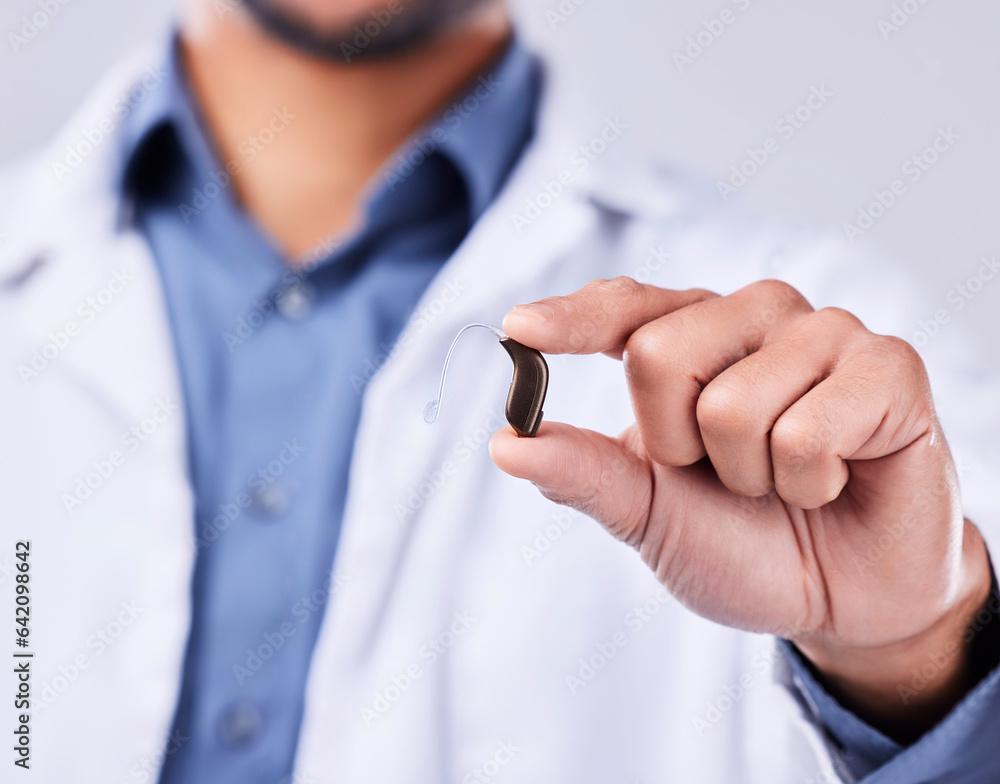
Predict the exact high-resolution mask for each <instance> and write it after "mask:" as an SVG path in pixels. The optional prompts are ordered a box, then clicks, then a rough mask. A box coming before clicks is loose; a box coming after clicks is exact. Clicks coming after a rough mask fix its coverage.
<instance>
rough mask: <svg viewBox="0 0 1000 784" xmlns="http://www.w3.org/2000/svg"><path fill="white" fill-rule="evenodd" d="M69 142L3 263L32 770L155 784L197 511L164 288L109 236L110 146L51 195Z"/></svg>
mask: <svg viewBox="0 0 1000 784" xmlns="http://www.w3.org/2000/svg"><path fill="white" fill-rule="evenodd" d="M119 86H120V85H119ZM114 92H115V91H112V93H113V94H114ZM117 92H120V90H119V91H117ZM106 104H107V101H105V100H104V99H103V98H102V99H99V100H97V101H96V102H95V103H94V104H92V107H91V109H94V108H95V107H96V109H97V110H101V109H103V108H104V107H105V106H106ZM91 114H94V116H91ZM96 116H98V115H97V114H96V112H92V111H91V110H85V111H84V112H83V113H82V114H81V115H80V116H78V117H77V118H75V121H74V122H72V123H70V126H69V127H71V128H73V129H78V128H80V127H91V126H92V125H93V124H94V122H95V117H96ZM66 143H68V142H67V140H66V139H65V138H64V139H61V140H59V141H57V143H56V144H55V145H54V146H53V147H52V148H51V149H50V150H48V151H47V155H46V158H45V159H44V160H43V162H42V163H40V164H39V165H38V167H37V169H36V170H35V172H34V174H33V176H32V177H31V178H30V179H31V183H32V184H31V186H30V187H29V188H28V190H27V191H26V193H25V196H24V197H23V198H22V208H21V210H20V211H17V212H15V213H14V217H13V220H12V221H11V222H10V224H8V225H9V226H10V227H11V231H10V237H9V240H10V241H9V243H7V244H6V246H5V247H4V248H3V249H2V250H3V253H2V256H3V258H2V260H0V279H2V280H3V281H5V289H6V290H5V291H4V292H3V293H4V295H5V299H6V300H7V301H6V302H5V303H4V304H3V306H2V309H3V310H4V311H5V313H4V315H3V321H4V324H5V326H6V325H9V326H10V327H11V329H10V330H9V332H8V331H7V330H5V334H7V335H8V336H9V338H10V339H11V341H12V342H11V343H9V344H8V345H7V347H6V348H5V355H6V356H7V357H8V358H9V364H11V365H12V368H11V373H10V374H8V375H9V377H8V378H5V379H4V384H3V386H4V387H5V389H4V399H5V400H6V401H7V402H9V403H10V404H11V405H12V406H13V407H14V410H16V411H17V412H18V416H17V417H16V418H13V419H12V420H11V421H9V422H8V423H7V427H6V429H8V432H9V433H10V435H11V438H12V439H13V440H14V442H15V443H17V444H18V448H17V449H15V450H10V451H9V452H8V455H9V454H16V462H15V463H13V464H12V465H10V466H5V469H6V470H5V471H4V474H5V476H6V477H7V478H8V482H9V484H8V485H7V486H6V487H5V493H4V495H5V497H6V499H7V502H8V504H9V506H8V509H7V512H8V513H9V514H10V515H11V520H20V521H22V523H23V525H24V526H27V525H28V523H29V522H32V523H37V524H34V525H32V526H31V527H30V528H26V529H25V530H24V531H23V532H22V530H21V529H20V528H17V530H12V531H11V533H12V535H15V536H20V535H24V536H25V537H26V538H30V539H32V547H33V548H34V549H35V550H36V551H37V555H36V557H35V561H34V567H33V568H34V570H35V571H34V572H33V577H37V578H38V579H37V580H33V596H34V600H35V602H36V606H37V607H38V608H44V615H43V617H44V620H43V621H40V622H38V623H37V624H33V625H32V628H33V636H32V642H33V644H34V646H36V648H37V650H38V651H40V652H44V656H42V657H41V658H36V659H35V660H34V663H35V665H34V666H35V668H36V669H35V672H34V675H33V686H34V689H35V692H34V694H33V697H34V700H33V705H32V707H33V718H32V721H33V724H34V725H35V728H36V730H37V734H36V739H37V746H38V748H37V755H36V756H35V759H33V761H32V762H33V764H32V767H33V768H34V769H35V773H36V774H37V775H38V776H40V777H41V780H46V781H50V780H67V779H69V778H72V775H73V771H80V770H94V771H97V770H99V771H102V775H104V777H105V778H106V780H109V781H112V780H114V781H125V780H128V779H129V778H130V777H134V776H136V775H138V774H137V773H136V770H140V769H142V767H143V765H145V766H146V767H145V769H146V770H155V768H156V764H155V763H151V762H150V761H151V760H153V759H154V758H155V755H157V754H158V753H159V752H160V751H161V750H162V749H163V748H164V747H165V746H166V745H167V744H168V735H169V731H170V723H171V720H172V716H173V711H174V708H175V705H176V699H177V695H178V693H179V687H180V675H181V669H182V662H183V652H184V646H185V641H186V637H187V631H188V627H189V622H190V576H191V567H192V564H193V559H194V548H193V546H192V530H191V514H192V499H191V493H190V488H189V486H188V482H187V476H186V457H185V444H184V417H183V412H182V411H181V410H180V403H181V398H180V388H179V383H178V377H177V371H176V365H175V362H174V361H173V356H172V355H173V350H172V346H171V338H170V332H169V326H168V322H167V317H166V313H165V309H164V306H163V301H162V296H161V293H160V288H159V281H158V277H157V274H156V270H155V267H154V265H153V261H152V258H151V256H150V253H149V250H148V248H147V247H146V245H145V243H144V242H143V241H142V239H141V237H139V236H138V235H137V234H136V233H135V232H131V231H124V230H121V229H120V228H119V226H118V210H119V203H118V199H117V198H116V196H115V189H114V187H113V185H112V182H111V176H112V172H113V171H114V167H113V166H112V162H111V160H110V156H111V155H112V142H111V141H105V143H104V146H103V147H102V148H98V149H96V150H95V151H94V153H93V155H92V156H91V157H89V158H87V159H86V160H85V161H84V162H83V163H82V164H81V165H80V166H79V167H78V168H77V169H76V170H74V171H72V172H70V173H69V174H67V175H65V177H63V178H62V180H61V181H60V180H59V179H57V178H56V177H55V175H54V174H53V172H52V170H51V167H50V161H51V160H52V157H50V156H52V155H55V154H56V151H58V150H63V149H64V147H65V144H66ZM137 683H138V684H143V689H141V690H139V689H136V688H135V684H137ZM108 738H113V739H114V740H113V742H108V740H107V739H108ZM47 739H51V742H52V743H55V744H57V745H58V748H56V747H55V746H52V747H49V742H48V741H47ZM150 765H152V767H150Z"/></svg>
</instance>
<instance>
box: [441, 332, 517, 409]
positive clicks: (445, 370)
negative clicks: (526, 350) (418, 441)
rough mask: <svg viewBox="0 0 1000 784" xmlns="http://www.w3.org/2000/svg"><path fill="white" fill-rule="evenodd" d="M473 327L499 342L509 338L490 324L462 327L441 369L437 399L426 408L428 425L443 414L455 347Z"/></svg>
mask: <svg viewBox="0 0 1000 784" xmlns="http://www.w3.org/2000/svg"><path fill="white" fill-rule="evenodd" d="M473 327H481V328H482V329H488V330H489V331H490V332H492V333H493V334H494V335H496V337H497V339H498V340H504V339H506V337H507V333H506V332H504V331H503V330H502V329H500V328H499V327H493V326H490V325H489V324H467V325H466V326H464V327H462V328H461V329H460V330H459V331H458V334H457V335H455V339H454V340H453V341H452V342H451V348H449V349H448V354H447V356H445V358H444V367H443V368H442V369H441V383H440V385H439V386H438V393H437V397H436V398H435V399H434V400H432V401H431V402H430V403H428V404H427V405H426V406H424V422H426V423H427V424H432V423H433V422H436V421H437V418H438V414H439V413H440V412H441V398H442V396H443V395H444V382H445V379H446V378H447V377H448V365H450V364H451V355H452V354H453V353H454V352H455V346H457V345H458V339H459V338H460V337H462V335H464V334H465V333H466V332H468V331H469V330H470V329H472V328H473Z"/></svg>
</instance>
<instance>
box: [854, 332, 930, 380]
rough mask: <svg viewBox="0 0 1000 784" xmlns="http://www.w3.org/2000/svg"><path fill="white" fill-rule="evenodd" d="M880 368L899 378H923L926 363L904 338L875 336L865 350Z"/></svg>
mask: <svg viewBox="0 0 1000 784" xmlns="http://www.w3.org/2000/svg"><path fill="white" fill-rule="evenodd" d="M863 351H864V353H865V355H866V356H867V357H868V358H869V359H870V361H871V362H872V363H873V364H874V365H875V366H876V367H878V368H886V369H888V370H889V371H890V373H891V374H892V375H893V376H894V377H897V378H922V377H923V376H924V375H925V372H926V371H925V369H924V361H923V359H922V358H921V356H920V354H919V353H918V352H917V350H916V349H915V348H914V347H913V346H911V345H910V344H909V343H907V342H906V341H905V340H903V339H902V338H898V337H895V336H893V335H873V336H872V337H871V338H870V339H869V340H868V342H867V344H866V345H865V347H864V349H863Z"/></svg>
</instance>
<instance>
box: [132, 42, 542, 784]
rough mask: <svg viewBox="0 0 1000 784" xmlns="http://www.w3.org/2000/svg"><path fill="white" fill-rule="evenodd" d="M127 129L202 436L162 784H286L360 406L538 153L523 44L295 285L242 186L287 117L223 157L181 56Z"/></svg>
mask: <svg viewBox="0 0 1000 784" xmlns="http://www.w3.org/2000/svg"><path fill="white" fill-rule="evenodd" d="M166 71H167V74H168V76H167V78H166V79H165V81H164V83H163V84H162V85H161V86H160V88H159V89H158V90H157V91H155V92H151V93H150V94H149V96H148V97H147V98H146V100H144V101H143V102H142V103H141V104H139V105H137V107H136V108H135V110H134V111H133V113H132V114H130V115H129V116H128V117H127V118H126V120H125V123H124V125H123V128H122V138H123V141H124V147H125V149H124V154H125V158H126V163H125V176H124V188H125V191H126V194H127V195H128V196H129V197H130V199H131V202H132V204H133V205H134V210H133V213H134V215H135V220H136V222H137V224H138V225H139V226H140V227H141V229H142V231H143V232H144V233H145V235H146V236H147V238H148V240H149V243H150V245H151V247H152V251H153V255H154V257H155V259H156V263H157V266H158V270H159V274H160V276H161V279H162V284H163V291H164V294H165V297H166V302H167V308H168V312H169V316H170V320H171V327H172V331H173V338H174V346H175V350H176V355H177V361H178V365H179V367H180V375H181V381H182V385H183V393H184V401H185V407H186V411H187V417H188V442H189V461H190V478H191V481H192V485H193V489H194V493H195V500H196V518H195V521H194V522H195V525H194V546H195V547H196V552H197V557H196V566H195V576H194V584H193V589H192V590H193V607H194V615H193V621H192V628H191V632H190V639H189V643H188V650H187V657H186V661H185V666H184V676H183V687H182V692H181V694H180V700H179V704H178V708H177V715H176V720H175V721H176V731H177V734H176V736H175V737H177V738H188V740H185V741H183V743H180V744H179V745H178V747H177V748H171V749H168V751H171V752H172V753H171V754H170V755H169V756H168V757H167V761H166V766H165V769H164V772H163V774H162V779H161V780H162V781H163V782H171V783H173V782H177V783H178V784H181V783H183V784H196V783H197V782H213V784H223V783H224V782H233V784H236V783H237V782H238V783H239V784H252V783H253V782H261V784H263V783H264V782H266V783H267V784H275V782H278V781H280V780H282V778H283V777H286V776H288V774H289V773H290V772H291V770H292V764H293V758H294V753H295V747H296V741H297V738H298V732H299V725H300V723H301V718H302V713H303V704H304V695H305V682H306V675H307V672H308V669H309V659H310V656H311V655H312V651H313V647H314V645H315V641H316V638H317V634H318V631H319V626H320V620H321V618H322V616H323V609H324V606H325V603H326V601H327V599H328V597H329V595H330V592H331V591H334V590H336V588H337V587H338V581H339V579H340V578H339V576H338V575H337V574H335V573H332V572H331V570H332V564H333V559H334V551H335V549H336V544H337V537H338V532H339V529H340V523H341V516H342V513H343V508H344V500H345V494H346V490H347V476H348V467H349V463H350V459H351V451H352V445H353V442H354V434H355V429H356V426H357V424H358V421H359V418H360V410H361V399H362V393H363V392H364V387H365V385H366V384H367V382H368V380H369V379H370V378H371V376H372V375H373V371H374V370H375V369H377V367H378V366H379V365H380V364H381V363H382V362H383V361H384V360H385V357H386V355H387V354H388V351H389V349H391V347H392V344H393V342H394V341H395V340H396V338H397V336H398V334H399V332H400V331H401V329H402V327H403V326H404V325H405V322H406V320H407V318H408V316H409V315H410V312H411V311H412V310H413V308H414V307H415V305H416V303H417V301H418V298H419V297H420V295H421V293H422V292H423V290H424V289H425V288H426V287H427V285H428V284H429V283H430V281H431V278H432V277H433V276H434V275H435V274H436V273H437V271H438V270H439V268H440V267H441V265H442V264H443V263H444V262H445V260H446V259H447V258H448V257H449V256H450V255H451V253H452V252H453V251H454V250H455V249H456V248H457V247H458V245H459V243H460V242H461V241H462V239H463V238H464V237H465V235H466V234H467V232H468V231H469V228H470V227H471V225H472V224H473V222H474V221H475V220H476V219H477V218H478V217H479V215H480V214H481V213H482V212H483V211H484V210H485V209H486V207H487V206H488V205H489V204H490V202H491V201H492V199H493V197H494V196H495V194H496V193H497V192H498V190H499V189H500V187H501V186H502V185H503V183H504V181H505V179H506V177H507V175H508V173H509V172H510V170H511V168H512V167H513V165H514V163H515V162H516V161H517V159H518V158H519V156H520V153H521V151H522V148H523V147H524V146H525V144H526V143H527V141H528V139H529V137H530V136H531V134H532V131H533V123H534V118H535V108H536V102H537V97H538V92H539V81H540V79H539V73H540V72H539V68H538V65H537V63H536V61H535V60H534V59H533V57H532V56H531V55H529V54H528V53H527V51H526V50H525V49H523V48H522V47H521V46H520V45H518V44H517V43H516V42H515V43H514V44H513V45H511V46H510V47H509V48H508V50H507V51H506V52H505V54H504V55H503V56H502V57H501V59H500V60H499V61H498V62H497V63H495V64H494V67H492V68H490V69H489V70H488V71H487V72H486V73H484V74H483V75H481V76H480V77H479V78H477V79H475V80H474V81H473V82H472V83H471V84H470V86H469V88H468V92H467V94H466V95H461V96H458V102H456V103H455V104H454V105H452V106H451V107H449V108H448V109H446V110H445V111H444V112H443V113H442V114H441V116H440V117H439V118H438V119H437V121H435V122H433V123H432V124H431V125H429V126H428V127H427V128H426V129H424V131H423V132H422V133H420V134H418V136H417V137H416V138H415V139H413V140H412V143H411V144H408V145H407V146H406V147H405V148H404V149H402V150H400V151H399V153H398V154H397V155H394V156H392V158H391V159H390V161H389V162H388V164H387V166H386V168H385V170H384V172H382V173H380V174H379V175H378V176H377V177H376V178H375V180H374V182H373V183H372V187H371V188H370V193H371V196H370V198H369V199H368V200H367V204H366V205H365V212H364V220H363V225H362V227H361V228H360V229H357V230H355V231H353V233H351V234H350V235H349V236H345V237H340V238H336V239H331V240H328V241H323V240H321V239H320V238H318V239H320V241H318V243H317V248H316V250H315V251H314V252H313V253H311V254H309V256H308V257H307V258H306V259H299V260H296V261H297V264H296V265H294V266H292V265H289V264H287V263H286V260H285V259H284V258H282V254H281V253H280V252H279V251H278V250H277V248H276V247H275V244H274V243H273V242H272V241H271V240H270V239H269V237H268V236H267V234H266V232H265V231H264V230H263V228H262V227H260V226H259V225H256V224H255V223H254V221H253V220H252V219H251V218H250V217H249V216H248V215H247V214H246V213H245V212H244V211H243V210H241V208H240V206H239V205H238V203H237V201H236V199H235V198H234V196H233V187H232V185H233V179H234V178H237V177H239V176H240V172H241V171H242V170H246V169H248V168H250V167H252V166H253V165H254V162H255V159H257V158H262V157H263V156H266V155H267V144H268V142H269V141H270V140H271V139H273V138H274V136H276V135H278V134H281V133H282V132H286V133H287V132H290V131H288V130H287V129H288V128H290V127H293V126H294V123H295V121H296V113H297V111H298V107H295V106H292V105H288V106H278V107H275V108H274V111H273V112H272V115H271V117H269V118H268V121H267V123H266V125H264V126H263V127H262V128H261V130H260V132H259V133H258V134H256V135H255V136H254V138H253V139H251V140H250V141H249V142H248V143H246V144H245V145H241V146H240V147H239V148H238V149H239V154H238V157H237V159H235V160H230V161H223V160H221V159H220V157H219V155H218V154H217V153H216V151H215V150H214V148H213V146H212V143H211V140H210V136H209V134H208V133H207V132H206V130H205V125H204V122H203V121H202V118H201V117H200V116H199V113H198V109H197V106H196V104H195V102H194V100H193V97H192V95H191V92H190V90H189V88H188V86H187V82H186V77H185V73H184V69H183V64H182V61H181V58H180V57H179V56H178V51H177V45H176V44H175V45H174V46H172V47H171V49H170V53H169V55H168V57H167V64H166Z"/></svg>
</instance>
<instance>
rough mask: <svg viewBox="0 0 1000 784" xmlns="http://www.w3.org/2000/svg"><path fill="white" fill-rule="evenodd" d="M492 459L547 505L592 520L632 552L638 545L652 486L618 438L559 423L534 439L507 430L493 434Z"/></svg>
mask: <svg viewBox="0 0 1000 784" xmlns="http://www.w3.org/2000/svg"><path fill="white" fill-rule="evenodd" d="M490 457H491V458H493V462H494V463H496V465H497V467H498V468H500V469H501V470H502V471H505V472H506V473H508V474H510V475H511V476H516V477H518V478H520V479H528V480H530V481H531V482H532V483H534V484H535V485H536V486H537V487H538V489H539V490H540V491H541V493H542V495H544V496H545V497H546V498H548V499H549V500H551V501H555V502H556V503H559V504H564V505H566V506H569V507H572V508H574V509H577V510H579V511H581V512H583V513H584V514H586V515H588V516H590V517H593V518H594V519H595V520H597V521H598V522H600V523H601V524H602V525H604V527H605V528H607V529H608V531H610V532H611V533H612V534H613V535H614V536H616V537H617V538H618V539H621V540H622V541H625V542H627V543H628V544H630V545H632V546H633V547H638V546H639V545H640V544H641V542H642V537H643V534H644V533H645V530H646V523H647V521H648V519H649V510H650V503H651V502H652V497H653V482H652V477H651V474H650V470H649V465H648V464H647V463H646V462H645V461H644V460H642V459H641V458H640V457H639V456H638V455H637V454H636V453H635V452H633V451H632V450H630V449H629V448H628V447H627V446H626V445H625V444H624V443H622V440H621V439H615V438H608V437H607V436H605V435H603V434H601V433H596V432H594V431H593V430H583V429H580V428H576V427H573V426H571V425H565V424H562V423H560V422H543V423H542V425H541V427H540V428H539V430H538V435H537V436H535V437H534V438H518V437H517V434H516V433H515V432H514V431H513V430H512V429H511V428H509V427H505V428H504V429H503V430H498V431H497V432H496V433H494V434H493V438H492V439H491V440H490Z"/></svg>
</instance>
